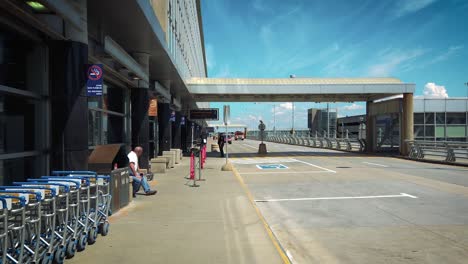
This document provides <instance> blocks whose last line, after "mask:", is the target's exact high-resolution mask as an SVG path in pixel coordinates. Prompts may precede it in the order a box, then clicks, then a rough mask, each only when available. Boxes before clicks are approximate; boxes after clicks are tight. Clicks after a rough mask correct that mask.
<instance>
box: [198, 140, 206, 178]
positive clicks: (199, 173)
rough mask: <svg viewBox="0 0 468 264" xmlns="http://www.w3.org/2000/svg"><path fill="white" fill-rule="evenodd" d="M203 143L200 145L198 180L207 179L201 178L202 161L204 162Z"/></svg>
mask: <svg viewBox="0 0 468 264" xmlns="http://www.w3.org/2000/svg"><path fill="white" fill-rule="evenodd" d="M202 149H203V144H202V145H201V146H200V152H199V154H198V180H199V181H204V180H205V179H202V178H201V175H202V162H203V158H202V152H203V150H202Z"/></svg>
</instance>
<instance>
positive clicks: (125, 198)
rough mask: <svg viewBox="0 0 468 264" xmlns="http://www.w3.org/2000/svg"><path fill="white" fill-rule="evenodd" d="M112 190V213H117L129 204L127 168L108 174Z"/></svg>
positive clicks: (128, 174) (128, 175)
mask: <svg viewBox="0 0 468 264" xmlns="http://www.w3.org/2000/svg"><path fill="white" fill-rule="evenodd" d="M110 177H111V182H112V188H111V194H112V212H117V211H118V210H120V209H121V208H123V207H125V206H127V205H128V203H129V201H130V200H129V189H130V180H129V177H130V171H129V168H128V167H125V168H120V169H116V170H113V171H112V172H111V174H110Z"/></svg>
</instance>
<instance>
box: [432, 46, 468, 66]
mask: <svg viewBox="0 0 468 264" xmlns="http://www.w3.org/2000/svg"><path fill="white" fill-rule="evenodd" d="M461 49H463V45H459V46H450V47H449V48H448V50H447V51H446V52H444V53H442V54H440V55H439V56H437V57H435V58H434V59H433V60H431V61H430V63H429V64H434V63H437V62H441V61H444V60H447V59H448V58H450V57H451V56H452V55H454V54H456V53H457V52H458V51H460V50H461Z"/></svg>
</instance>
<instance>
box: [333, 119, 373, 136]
mask: <svg viewBox="0 0 468 264" xmlns="http://www.w3.org/2000/svg"><path fill="white" fill-rule="evenodd" d="M337 128H338V134H337V137H342V138H345V137H346V135H348V138H365V137H366V135H365V134H366V115H356V116H347V117H340V118H338V119H337Z"/></svg>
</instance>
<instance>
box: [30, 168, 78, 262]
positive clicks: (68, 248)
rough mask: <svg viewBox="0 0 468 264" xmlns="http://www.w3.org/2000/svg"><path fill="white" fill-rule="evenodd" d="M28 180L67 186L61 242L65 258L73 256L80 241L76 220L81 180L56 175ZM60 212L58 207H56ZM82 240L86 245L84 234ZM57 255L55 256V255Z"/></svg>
mask: <svg viewBox="0 0 468 264" xmlns="http://www.w3.org/2000/svg"><path fill="white" fill-rule="evenodd" d="M30 181H35V182H45V183H57V184H62V185H66V186H68V188H69V192H68V210H67V217H68V220H67V221H65V222H66V226H64V227H63V228H64V229H65V230H63V231H64V232H66V234H64V239H63V240H62V242H65V254H66V258H72V257H74V256H75V253H76V251H77V244H78V242H79V241H80V235H82V234H80V233H79V232H78V231H79V230H78V220H79V217H80V212H79V203H80V197H79V194H80V186H81V180H80V179H58V178H57V177H53V179H47V178H40V179H30ZM57 211H58V212H60V208H58V209H57ZM82 241H84V242H83V243H84V245H85V246H86V236H83V239H82ZM55 257H57V256H55Z"/></svg>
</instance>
